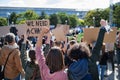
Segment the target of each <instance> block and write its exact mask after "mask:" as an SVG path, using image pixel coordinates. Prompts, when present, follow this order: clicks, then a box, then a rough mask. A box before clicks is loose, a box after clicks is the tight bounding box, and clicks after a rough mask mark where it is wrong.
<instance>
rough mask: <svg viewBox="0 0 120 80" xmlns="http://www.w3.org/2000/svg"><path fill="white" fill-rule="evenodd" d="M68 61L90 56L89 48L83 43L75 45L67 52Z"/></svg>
mask: <svg viewBox="0 0 120 80" xmlns="http://www.w3.org/2000/svg"><path fill="white" fill-rule="evenodd" d="M68 56H69V57H70V59H73V60H79V59H82V58H88V57H89V56H91V53H90V50H89V47H88V46H87V45H86V44H85V43H83V42H82V43H80V44H75V45H74V46H73V47H72V48H71V49H70V51H69V53H68Z"/></svg>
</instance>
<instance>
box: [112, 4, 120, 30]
mask: <svg viewBox="0 0 120 80" xmlns="http://www.w3.org/2000/svg"><path fill="white" fill-rule="evenodd" d="M113 22H114V23H115V24H116V26H117V27H119V28H120V5H118V4H116V5H115V9H114V19H113Z"/></svg>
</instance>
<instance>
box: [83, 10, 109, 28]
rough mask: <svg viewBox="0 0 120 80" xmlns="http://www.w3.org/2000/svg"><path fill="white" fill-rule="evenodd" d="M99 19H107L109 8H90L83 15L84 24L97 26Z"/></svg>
mask: <svg viewBox="0 0 120 80" xmlns="http://www.w3.org/2000/svg"><path fill="white" fill-rule="evenodd" d="M101 19H106V20H109V9H95V10H90V11H89V12H88V13H87V15H86V16H85V23H86V25H90V26H91V25H93V26H94V25H95V27H99V26H100V23H99V22H100V20H101Z"/></svg>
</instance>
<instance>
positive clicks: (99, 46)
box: [91, 20, 107, 62]
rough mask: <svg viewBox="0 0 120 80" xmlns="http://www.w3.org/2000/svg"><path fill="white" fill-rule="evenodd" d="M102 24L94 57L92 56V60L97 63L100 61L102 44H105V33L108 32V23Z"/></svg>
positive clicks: (102, 21)
mask: <svg viewBox="0 0 120 80" xmlns="http://www.w3.org/2000/svg"><path fill="white" fill-rule="evenodd" d="M100 24H101V28H100V31H99V34H98V38H97V41H96V44H95V46H94V48H93V50H92V56H91V58H92V60H93V61H95V62H96V61H97V60H99V53H100V50H101V47H102V43H103V40H104V35H105V32H106V25H107V23H106V21H105V20H101V21H100Z"/></svg>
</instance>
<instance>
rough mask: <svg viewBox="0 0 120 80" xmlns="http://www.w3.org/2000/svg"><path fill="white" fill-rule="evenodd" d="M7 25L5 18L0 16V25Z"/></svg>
mask: <svg viewBox="0 0 120 80" xmlns="http://www.w3.org/2000/svg"><path fill="white" fill-rule="evenodd" d="M6 25H7V19H6V18H2V17H0V26H6Z"/></svg>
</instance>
